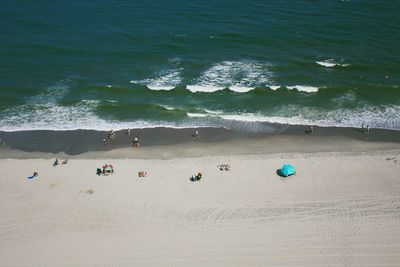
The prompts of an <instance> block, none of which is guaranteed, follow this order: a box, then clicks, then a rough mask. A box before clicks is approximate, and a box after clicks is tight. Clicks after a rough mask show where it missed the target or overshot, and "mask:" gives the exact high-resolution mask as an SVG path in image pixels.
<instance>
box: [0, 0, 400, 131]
mask: <svg viewBox="0 0 400 267" xmlns="http://www.w3.org/2000/svg"><path fill="white" fill-rule="evenodd" d="M399 13H400V2H399V1H370V0H365V1H361V0H359V1H351V0H350V1H335V0H330V1H311V0H309V1H306V0H299V1H277V0H274V1H261V0H255V1H250V2H245V1H232V0H230V1H228V0H220V1H215V2H212V1H177V0H171V1H162V0H150V1H144V0H140V1H116V0H113V1H111V0H108V1H76V0H70V1H65V0H60V1H44V0H39V1H34V2H32V1H9V0H6V1H3V2H2V8H1V9H0V15H1V18H2V19H1V25H0V33H1V36H2V38H0V51H1V53H0V130H6V131H16V130H27V129H52V130H68V129H97V130H109V129H122V128H128V127H129V128H135V127H155V126H170V127H197V126H212V127H227V128H236V129H241V130H244V131H262V130H265V127H264V125H265V124H266V123H268V122H278V123H289V124H312V125H320V126H339V127H344V126H353V127H359V126H361V124H363V123H364V124H365V125H369V126H370V127H377V128H387V129H396V130H400V26H399V25H400V16H399Z"/></svg>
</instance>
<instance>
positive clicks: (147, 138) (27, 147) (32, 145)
mask: <svg viewBox="0 0 400 267" xmlns="http://www.w3.org/2000/svg"><path fill="white" fill-rule="evenodd" d="M268 125H269V127H270V130H269V131H267V132H265V131H264V132H241V131H236V130H229V129H225V128H183V129H176V128H163V127H160V128H144V129H131V131H130V135H128V134H127V132H126V130H121V131H116V132H115V135H116V136H115V139H114V140H111V139H109V138H108V134H109V132H105V131H95V130H71V131H49V130H34V131H16V132H4V131H0V139H1V145H2V148H3V151H4V148H6V149H13V150H19V151H24V152H45V153H54V154H56V153H60V152H64V153H65V154H67V155H78V154H82V153H85V152H90V151H109V150H113V149H118V148H125V147H129V146H132V141H133V140H134V137H135V136H136V137H137V138H138V141H139V143H140V145H141V146H146V147H149V146H160V145H174V144H184V143H190V142H198V143H214V142H225V141H229V140H234V139H240V138H245V139H249V138H250V139H257V138H265V137H269V136H290V137H292V138H294V139H295V138H296V136H299V137H301V136H305V135H313V136H318V137H346V138H350V139H354V140H359V141H368V142H392V143H400V131H394V130H384V129H371V130H370V132H369V133H367V132H366V130H365V129H364V130H362V129H356V128H337V127H316V126H314V127H313V133H312V134H311V133H309V129H310V127H309V126H304V125H281V124H268ZM196 129H198V131H199V138H198V140H196V138H195V137H194V134H195V131H196ZM104 139H105V142H106V143H105V144H104V143H103V140H104ZM327 140H329V139H327Z"/></svg>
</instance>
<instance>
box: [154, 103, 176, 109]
mask: <svg viewBox="0 0 400 267" xmlns="http://www.w3.org/2000/svg"><path fill="white" fill-rule="evenodd" d="M158 105H159V106H160V107H163V108H165V109H166V110H176V107H171V106H167V105H162V104H158Z"/></svg>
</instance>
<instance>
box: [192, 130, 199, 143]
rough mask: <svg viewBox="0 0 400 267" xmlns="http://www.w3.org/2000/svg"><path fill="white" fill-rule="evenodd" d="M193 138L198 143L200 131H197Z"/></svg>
mask: <svg viewBox="0 0 400 267" xmlns="http://www.w3.org/2000/svg"><path fill="white" fill-rule="evenodd" d="M193 137H194V139H195V140H196V141H197V140H199V130H197V129H196V131H195V132H194V135H193Z"/></svg>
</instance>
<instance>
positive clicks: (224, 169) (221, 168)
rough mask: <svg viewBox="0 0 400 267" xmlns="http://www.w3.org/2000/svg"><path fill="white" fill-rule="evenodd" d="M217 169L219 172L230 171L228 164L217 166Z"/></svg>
mask: <svg viewBox="0 0 400 267" xmlns="http://www.w3.org/2000/svg"><path fill="white" fill-rule="evenodd" d="M217 167H218V169H219V170H220V171H229V170H230V169H231V166H230V165H229V164H224V163H222V164H220V165H218V166H217Z"/></svg>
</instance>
